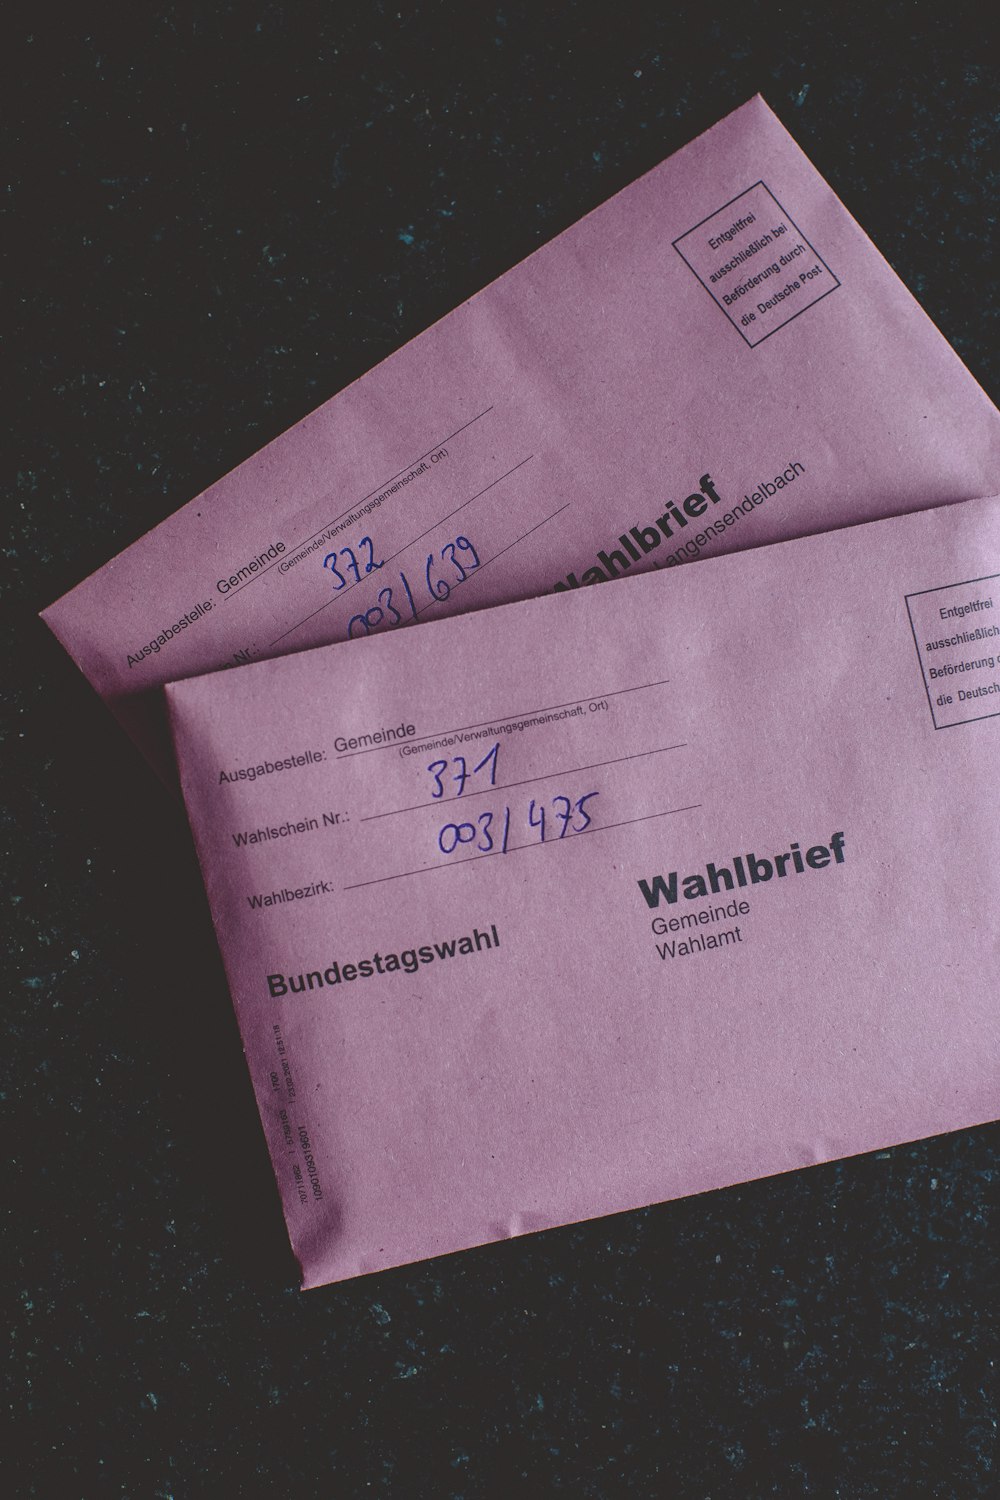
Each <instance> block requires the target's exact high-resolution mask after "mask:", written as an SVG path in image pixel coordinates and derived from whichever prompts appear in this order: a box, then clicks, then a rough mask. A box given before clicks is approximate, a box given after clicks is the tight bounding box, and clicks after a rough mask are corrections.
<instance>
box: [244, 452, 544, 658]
mask: <svg viewBox="0 0 1000 1500" xmlns="http://www.w3.org/2000/svg"><path fill="white" fill-rule="evenodd" d="M534 456H535V455H534V454H533V453H529V454H528V456H527V458H522V459H521V462H520V463H519V464H515V465H514V467H513V468H512V469H508V470H507V472H506V474H500V475H499V476H498V477H497V478H496V479H492V480H491V481H490V483H489V484H488V485H487V486H486V488H485V489H482V490H477V491H476V493H475V494H474V495H470V496H469V498H468V500H463V501H462V503H461V505H456V506H455V509H454V510H450V511H449V512H448V514H447V515H446V516H441V517H439V519H438V520H436V521H434V522H432V523H431V525H430V526H428V527H427V530H426V531H422V532H421V533H420V535H419V536H415V537H411V538H410V540H409V541H408V542H404V543H403V545H402V547H398V548H397V549H396V551H395V552H391V553H390V554H389V556H388V557H384V558H383V559H382V562H381V563H380V564H379V567H380V568H383V567H385V564H386V563H389V562H393V561H394V560H395V559H396V558H397V557H401V556H402V554H403V553H404V552H408V551H409V549H410V548H411V547H415V546H416V545H417V543H418V542H421V541H423V539H424V537H425V536H430V534H431V532H432V531H436V530H437V528H438V527H439V526H443V525H444V523H445V521H450V520H451V518H452V516H457V515H458V513H459V511H460V510H464V509H465V507H466V506H467V505H471V504H472V502H473V500H478V499H479V497H480V496H481V495H485V494H487V493H488V492H489V491H490V490H492V489H495V488H496V486H497V485H498V484H501V483H502V482H503V480H505V479H509V478H510V476H511V475H512V474H516V473H517V471H518V469H523V468H524V466H525V464H527V463H530V462H531V460H532V459H533V458H534ZM550 519H551V518H550ZM519 540H520V538H519ZM498 555H499V554H498ZM490 560H491V561H492V559H490ZM485 566H486V564H485V563H483V564H482V567H484V568H485ZM376 571H377V570H376ZM374 581H375V580H370V579H369V578H368V576H367V575H366V576H365V578H364V579H363V580H362V579H360V578H359V579H358V580H357V582H356V583H349V584H348V585H347V587H346V589H338V590H337V592H336V593H335V594H332V595H331V596H330V598H329V599H324V600H323V603H322V604H321V605H320V606H319V607H318V608H317V609H313V610H310V612H309V613H308V614H307V615H303V617H302V619H301V620H299V621H298V623H297V624H296V625H290V626H289V627H288V629H287V630H283V631H282V633H281V634H280V635H278V636H275V638H274V640H273V641H272V642H271V646H276V645H277V644H278V642H279V641H283V640H284V639H285V636H286V635H292V634H293V633H294V632H295V631H296V630H300V629H301V628H302V626H303V625H305V624H306V623H307V622H308V621H309V620H311V619H313V618H314V617H315V616H316V615H319V614H322V612H323V610H324V609H329V607H330V605H331V604H336V603H337V601H338V599H342V598H343V597H344V595H345V594H349V593H350V592H351V590H352V589H356V588H357V587H358V585H359V584H360V583H362V582H365V583H368V582H374ZM431 603H432V604H437V603H438V601H437V600H436V599H433V600H431ZM423 608H424V609H427V608H429V606H428V605H426V604H425V605H424V606H423ZM421 612H422V611H421V610H419V609H418V610H417V614H420V613H421ZM268 650H270V646H269V647H268Z"/></svg>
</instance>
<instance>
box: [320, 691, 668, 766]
mask: <svg viewBox="0 0 1000 1500" xmlns="http://www.w3.org/2000/svg"><path fill="white" fill-rule="evenodd" d="M669 681H670V678H669V677H664V678H662V679H661V680H660V681H659V682H637V683H636V684H635V686H634V687H627V688H615V690H614V692H612V693H588V694H587V696H586V697H585V698H570V699H569V700H568V702H566V703H550V704H549V706H548V707H547V708H528V709H525V710H524V711H523V712H522V713H519V714H494V715H493V717H492V718H491V719H480V721H479V723H478V724H461V725H459V727H458V728H457V729H436V730H434V732H433V734H418V735H417V736H416V738H415V739H408V740H407V741H406V744H408V745H422V744H423V743H424V742H425V741H426V740H440V739H444V738H446V737H447V736H448V735H449V734H466V733H467V732H468V731H469V730H471V729H485V728H486V727H487V725H489V724H509V723H510V721H511V720H512V719H530V718H533V717H534V715H535V714H554V713H555V712H556V711H557V710H558V709H560V708H575V707H576V705H577V704H578V703H593V702H596V700H597V699H598V698H621V697H622V696H623V695H624V694H625V693H643V692H645V691H646V689H647V688H655V687H666V686H667V684H668V682H669ZM398 749H399V744H398V741H396V740H390V741H389V742H388V743H387V744H385V745H368V746H367V747H366V748H365V749H364V750H345V751H344V752H343V754H342V755H338V756H337V759H338V760H353V759H354V757H355V756H356V755H373V754H374V753H375V751H376V750H398Z"/></svg>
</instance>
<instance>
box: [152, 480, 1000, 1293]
mask: <svg viewBox="0 0 1000 1500" xmlns="http://www.w3.org/2000/svg"><path fill="white" fill-rule="evenodd" d="M464 565H465V566H466V567H470V566H471V567H472V575H471V576H472V577H474V574H475V572H476V571H477V569H476V567H475V566H473V565H472V559H471V558H468V557H466V558H465V559H464ZM479 566H480V567H482V566H485V561H480V563H479ZM470 582H471V577H470ZM472 586H473V587H474V584H473V585H472ZM167 700H168V706H169V710H170V716H171V719H172V723H173V730H174V736H175V747H176V752H177V760H178V763H179V766H180V772H181V781H182V786H183V792H184V797H185V800H186V803H187V807H188V811H189V814H190V817H191V822H192V825H193V828H194V833H195V838H196V842H197V846H198V852H199V856H200V859H201V864H202V869H203V872H204V876H205V882H206V886H207V889H208V894H209V898H210V902H211V907H212V912H213V916H214V920H215V924H216V930H217V932H218V936H219V941H220V944H221V947H222V952H223V955H224V959H225V964H226V970H227V974H228V977H229V982H230V986H231V990H232V994H233V999H234V1002H235V1006H236V1011H237V1016H238V1019H239V1024H240V1027H241V1030H242V1034H243V1041H244V1047H245V1050H246V1055H247V1060H248V1063H249V1067H250V1071H251V1074H252V1076H253V1083H254V1088H255V1090H256V1094H257V1100H258V1104H259V1107H260V1112H261V1118H262V1120H263V1123H264V1129H265V1133H266V1136H267V1141H268V1145H269V1147H270V1151H271V1155H272V1159H273V1163H274V1169H275V1173H276V1176H277V1180H278V1184H279V1188H280V1191H281V1197H282V1202H283V1204H284V1211H285V1215H286V1219H287V1223H288V1229H289V1234H290V1236H291V1240H292V1244H293V1247H294V1249H295V1253H296V1255H297V1256H298V1259H299V1261H300V1263H301V1266H302V1272H303V1283H304V1285H305V1286H307V1287H312V1286H317V1285H319V1284H321V1283H324V1282H329V1281H336V1280H340V1279H342V1278H345V1277H350V1276H355V1275H359V1274H361V1273H364V1272H369V1271H376V1270H379V1269H381V1268H383V1267H386V1266H393V1265H398V1264H401V1263H404V1262H408V1261H414V1260H418V1259H421V1258H423V1257H425V1256H433V1255H439V1254H442V1253H445V1252H448V1251H453V1250H459V1249H463V1248H465V1247H468V1246H471V1245H478V1244H482V1243H484V1242H487V1241H491V1240H497V1239H502V1238H505V1237H508V1236H511V1235H517V1234H521V1233H524V1232H525V1231H528V1230H535V1229H544V1228H546V1227H549V1226H552V1225H557V1224H565V1223H567V1222H571V1221H574V1220H579V1219H583V1218H589V1217H591V1216H593V1215H598V1214H606V1213H614V1212H617V1211H619V1210H622V1209H628V1208H633V1207H636V1206H638V1205H641V1204H647V1203H651V1202H655V1201H659V1200H662V1199H667V1198H673V1197H678V1196H682V1195H684V1194H687V1193H697V1192H702V1191H704V1190H705V1189H708V1188H716V1187H722V1186H724V1185H726V1184H729V1183H735V1182H741V1181H743V1180H745V1179H748V1178H753V1177H758V1176H762V1175H765V1174H770V1173H774V1172H783V1171H788V1170H790V1169H793V1168H797V1167H803V1166H807V1165H809V1164H810V1163H813V1162H821V1161H825V1160H828V1159H830V1158H833V1157H838V1156H845V1155H849V1154H851V1153H854V1152H861V1151H869V1150H872V1149H875V1148H877V1147H882V1146H888V1145H890V1144H893V1143H895V1142H899V1141H904V1140H910V1139H913V1138H916V1137H920V1136H925V1135H929V1134H933V1133H936V1132H939V1131H946V1130H954V1129H957V1128H959V1127H963V1126H968V1125H972V1124H975V1123H978V1122H981V1121H983V1120H987V1119H990V1118H992V1117H993V1116H994V1115H995V1113H996V1107H997V1096H998V1074H997V1042H998V1012H997V1004H996V997H997V991H998V984H1000V912H998V908H997V903H996V900H995V899H994V893H995V890H996V888H997V882H998V877H1000V825H998V822H997V819H996V817H995V816H994V812H993V809H994V806H995V801H996V784H997V766H998V755H997V751H998V743H1000V741H998V732H1000V500H997V499H992V500H982V501H970V502H968V503H966V504H960V505H953V506H949V507H947V508H943V509H935V510H929V511H925V512H922V513H918V514H914V515H910V516H905V517H899V518H896V519H892V520H885V521H880V522H875V523H872V524H869V525H864V526H859V527H856V528H852V529H849V530H845V531H841V532H839V533H837V534H827V535H822V536H817V537H812V538H809V539H806V540H802V541H797V542H791V543H787V544H785V545H781V546H771V547H765V548H762V549H760V550H757V551H754V552H750V553H746V554H743V555H741V556H732V557H726V558H718V559H713V560H709V561H707V562H706V563H705V566H704V567H703V568H698V569H685V570H681V571H680V572H679V573H678V574H677V575H676V576H674V577H670V578H667V577H665V576H664V575H663V574H662V572H654V573H652V574H649V575H647V576H645V577H639V578H635V579H634V580H632V581H630V582H629V583H627V584H623V585H622V586H621V587H620V588H616V589H597V590H593V589H581V590H579V591H576V592H572V593H567V594H565V595H562V596H560V597H558V598H553V597H550V598H545V599H539V600H534V601H531V602H527V603H521V604H513V605H509V606H506V607H504V608H502V609H499V610H496V611H490V612H486V613H477V614H472V615H468V616H465V617H464V618H459V619H452V620H447V621H444V622H442V623H440V624H438V625H437V626H436V627H435V628H434V629H431V630H417V631H389V632H385V633H382V634H375V635H374V636H373V637H372V638H370V639H367V640H364V641H361V642H359V643H357V644H355V645H351V646H348V645H339V646H330V647H325V648H322V649H319V650H315V651H310V652H306V653H304V654H299V655H296V656H291V657H286V658H284V659H280V660H274V661H268V662H261V663H257V664H254V665H252V666H248V667H246V668H244V669H243V670H240V671H236V672H229V673H225V674H223V675H222V676H212V677H202V678H197V679H194V680H192V681H188V682H183V683H179V684H174V685H171V686H169V687H168V688H167Z"/></svg>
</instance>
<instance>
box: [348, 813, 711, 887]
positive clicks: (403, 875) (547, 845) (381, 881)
mask: <svg viewBox="0 0 1000 1500" xmlns="http://www.w3.org/2000/svg"><path fill="white" fill-rule="evenodd" d="M702 805H703V804H702V803H700V802H691V803H689V804H688V805H687V807H668V808H667V809H666V810H665V811H664V812H658V813H644V814H643V816H642V817H641V818H625V820H624V821H623V822H621V823H603V824H602V825H601V826H600V827H599V828H585V829H584V830H583V831H582V833H571V834H569V835H568V836H567V837H565V838H561V839H548V840H546V841H545V842H544V843H543V842H542V841H541V840H539V841H538V842H536V843H532V844H514V845H513V847H512V848H510V849H490V850H488V851H487V852H486V853H485V854H464V855H463V856H462V858H461V859H453V860H450V861H449V862H448V864H446V865H424V867H423V869H420V870H401V871H400V873H399V874H398V875H380V876H378V878H377V879H375V880H359V881H357V882H356V883H355V884H354V885H345V886H344V890H345V891H360V890H363V889H364V887H365V886H369V885H385V883H386V882H387V881H389V880H406V879H407V878H408V877H409V876H410V875H430V874H431V873H432V872H434V871H437V870H453V869H454V868H455V866H456V865H467V864H469V863H471V861H472V860H474V859H493V858H494V857H496V856H500V857H501V858H504V857H506V855H508V854H519V853H520V852H521V851H522V850H523V849H551V848H553V847H554V846H555V845H556V844H565V843H568V842H569V840H570V839H582V838H589V837H590V835H591V834H594V833H609V832H610V831H611V829H612V828H630V827H631V826H632V824H633V823H649V822H651V821H652V819H654V818H672V817H674V816H675V814H677V813H683V812H694V811H696V809H697V808H699V807H701V806H702Z"/></svg>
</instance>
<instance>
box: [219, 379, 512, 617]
mask: <svg viewBox="0 0 1000 1500" xmlns="http://www.w3.org/2000/svg"><path fill="white" fill-rule="evenodd" d="M492 410H493V408H492V406H487V407H486V409H485V411H481V412H480V413H479V414H478V416H475V417H470V418H469V420H468V422H463V423H462V426H461V427H456V428H455V431H454V432H449V434H448V436H447V437H443V438H441V439H440V440H439V441H438V442H436V443H432V444H431V446H430V447H429V448H428V449H427V450H426V451H425V452H424V453H421V454H420V457H419V458H414V459H412V460H411V461H410V463H408V464H404V465H403V467H402V468H401V469H397V470H396V472H395V474H390V476H389V478H388V479H383V481H382V483H381V484H377V485H376V486H375V488H374V489H373V490H369V491H368V493H367V495H362V496H361V499H360V500H355V502H354V504H353V505H349V506H348V507H347V509H346V510H342V511H341V512H340V515H339V516H334V518H333V520H332V521H327V522H326V525H324V526H321V527H320V528H319V530H318V531H314V532H313V534H312V536H306V537H303V538H302V540H301V542H293V543H292V549H291V550H292V552H296V551H298V549H299V548H300V547H308V545H309V543H310V542H314V541H315V540H316V538H317V537H318V536H320V535H322V533H323V532H324V531H328V530H329V528H330V527H331V526H336V525H337V523H338V521H342V520H343V519H344V517H345V516H349V515H350V514H351V511H352V510H356V509H357V507H358V506H359V505H364V503H365V501H366V500H370V499H371V498H372V496H373V495H377V494H378V492H379V491H380V490H384V489H385V487H386V485H389V484H392V482H393V480H394V479H398V478H399V476H400V474H405V473H406V471H407V469H412V468H413V465H414V464H419V463H420V462H422V460H423V459H425V458H426V457H427V455H428V454H429V453H434V452H435V451H436V450H437V449H438V448H442V447H443V446H444V444H445V443H450V442H451V440H452V438H457V437H458V435H459V433H462V432H465V430H466V428H467V427H472V426H473V425H474V423H476V422H479V421H481V419H482V418H483V417H485V416H488V415H489V413H490V412H491V411H492ZM281 561H282V559H281V558H280V557H276V558H275V559H274V562H271V563H268V565H267V567H266V568H261V570H260V572H259V573H255V574H254V575H253V577H252V578H248V579H247V580H246V582H244V583H241V584H240V585H239V587H238V588H235V589H232V590H231V591H230V593H228V594H227V595H226V598H227V599H232V598H233V596H234V595H235V594H242V592H243V590H244V589H245V588H246V587H247V584H250V583H254V582H255V581H256V580H257V579H258V578H262V577H263V576H264V574H265V573H269V572H270V571H271V569H272V568H273V567H274V566H275V564H276V563H279V562H281Z"/></svg>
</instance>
